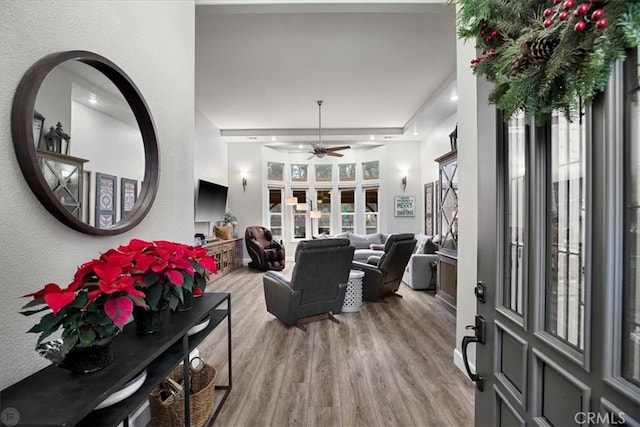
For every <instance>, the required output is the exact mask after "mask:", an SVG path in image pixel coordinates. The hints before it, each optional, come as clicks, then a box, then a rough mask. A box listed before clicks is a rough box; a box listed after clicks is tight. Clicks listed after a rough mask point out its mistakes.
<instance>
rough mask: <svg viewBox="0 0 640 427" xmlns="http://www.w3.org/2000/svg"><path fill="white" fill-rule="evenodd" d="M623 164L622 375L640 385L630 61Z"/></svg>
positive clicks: (635, 93)
mask: <svg viewBox="0 0 640 427" xmlns="http://www.w3.org/2000/svg"><path fill="white" fill-rule="evenodd" d="M626 73H627V79H626V82H627V84H626V85H625V86H626V87H625V90H626V91H627V93H626V94H625V95H626V97H627V102H626V104H625V108H626V109H627V111H628V113H627V117H628V120H627V123H626V127H627V132H626V135H625V143H626V147H625V156H624V158H625V165H624V206H625V209H624V228H623V229H624V237H623V239H624V252H623V266H624V267H623V268H624V282H623V307H622V319H623V321H622V376H623V377H624V378H625V379H627V380H628V381H630V382H632V383H634V384H635V385H637V386H640V233H639V232H638V227H640V101H639V100H638V97H640V85H639V84H638V83H639V82H640V67H639V65H638V55H637V52H636V55H630V56H629V59H628V67H627V70H626Z"/></svg>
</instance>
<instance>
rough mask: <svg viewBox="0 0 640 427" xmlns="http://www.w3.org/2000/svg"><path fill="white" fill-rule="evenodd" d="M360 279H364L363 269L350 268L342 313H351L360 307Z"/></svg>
mask: <svg viewBox="0 0 640 427" xmlns="http://www.w3.org/2000/svg"><path fill="white" fill-rule="evenodd" d="M362 279H364V271H359V270H351V271H350V272H349V281H348V282H347V293H346V295H345V296H344V304H343V305H342V312H343V313H353V312H355V311H360V309H361V308H362Z"/></svg>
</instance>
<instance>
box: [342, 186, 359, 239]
mask: <svg viewBox="0 0 640 427" xmlns="http://www.w3.org/2000/svg"><path fill="white" fill-rule="evenodd" d="M355 212H356V205H355V190H353V189H351V190H340V231H342V232H344V231H349V232H351V233H353V232H355V229H354V215H355Z"/></svg>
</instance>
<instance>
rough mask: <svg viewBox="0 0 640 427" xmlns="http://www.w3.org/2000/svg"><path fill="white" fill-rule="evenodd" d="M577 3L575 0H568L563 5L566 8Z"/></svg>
mask: <svg viewBox="0 0 640 427" xmlns="http://www.w3.org/2000/svg"><path fill="white" fill-rule="evenodd" d="M575 5H576V2H575V1H574V0H566V1H565V2H564V4H563V5H562V7H563V8H564V9H571V8H572V7H574V6H575Z"/></svg>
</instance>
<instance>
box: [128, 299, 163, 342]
mask: <svg viewBox="0 0 640 427" xmlns="http://www.w3.org/2000/svg"><path fill="white" fill-rule="evenodd" d="M168 315H169V304H168V303H167V302H166V301H162V302H160V304H159V305H158V309H157V310H145V309H144V308H142V307H139V306H135V307H133V319H134V320H135V322H136V332H137V333H138V334H139V335H148V334H153V333H155V332H158V331H161V330H162V329H163V328H164V325H165V323H167V318H168Z"/></svg>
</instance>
